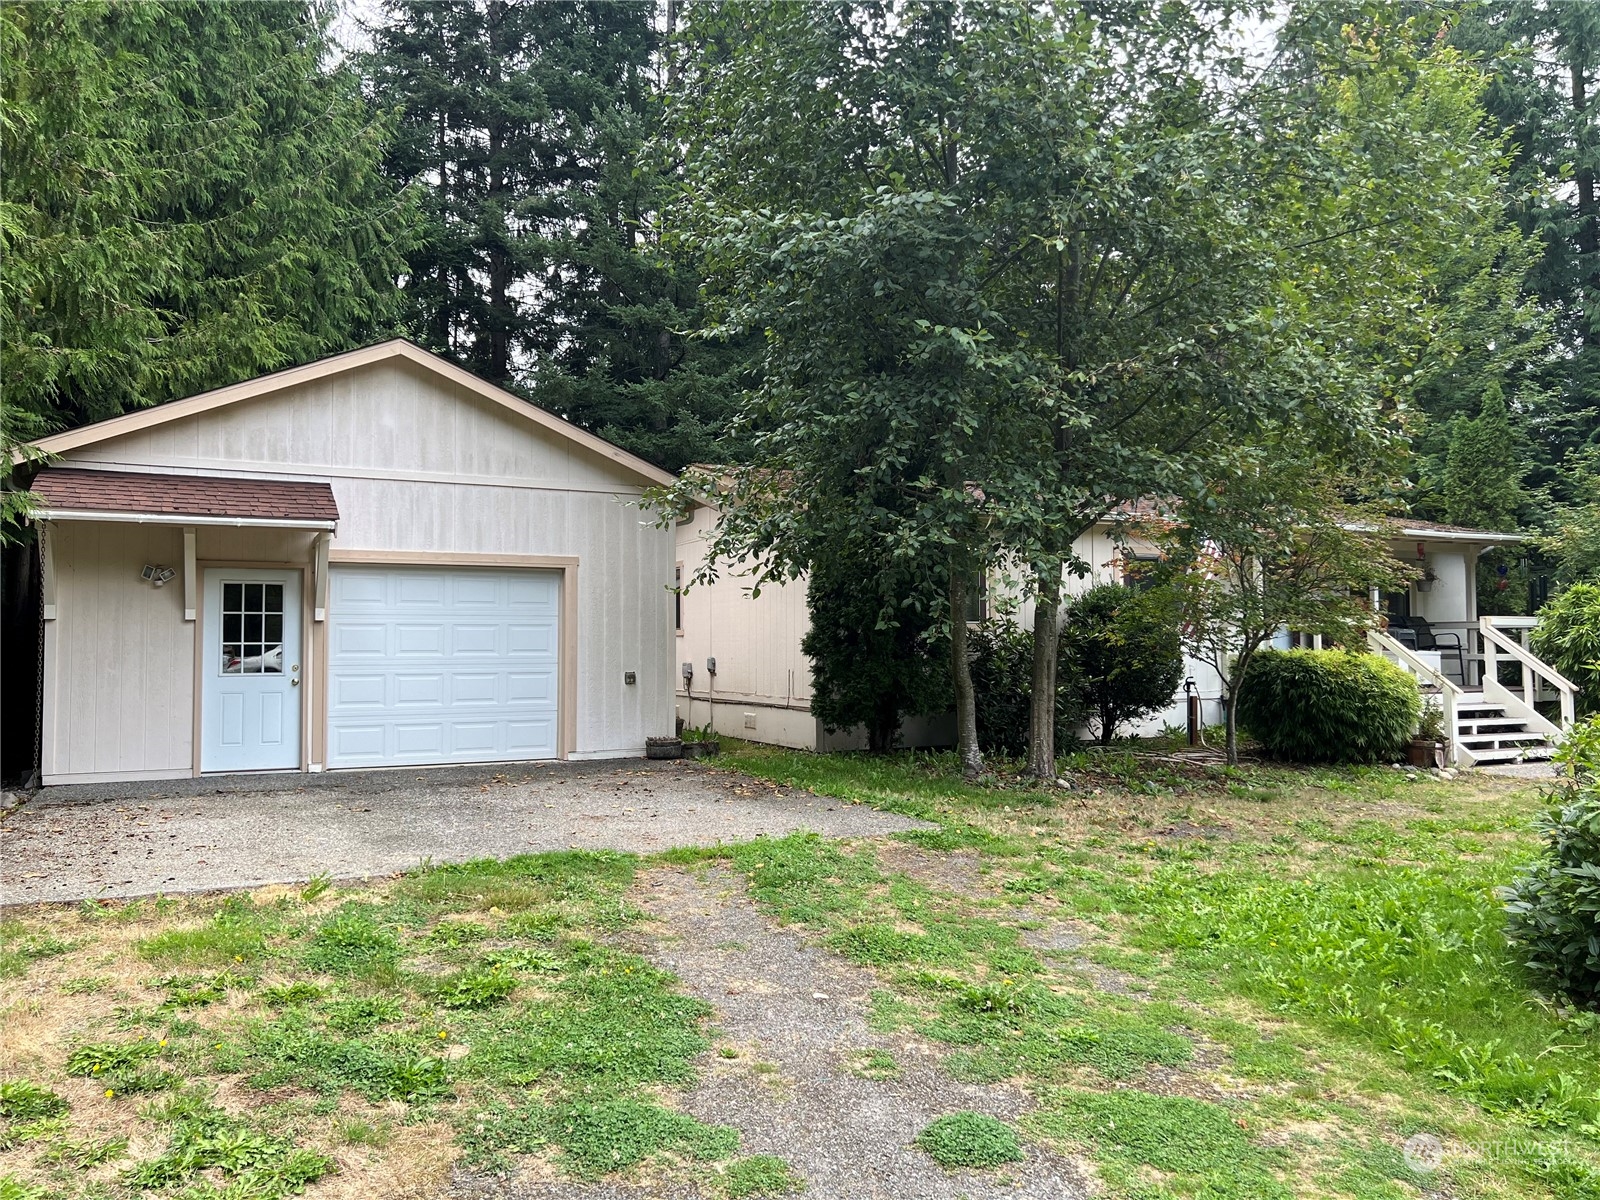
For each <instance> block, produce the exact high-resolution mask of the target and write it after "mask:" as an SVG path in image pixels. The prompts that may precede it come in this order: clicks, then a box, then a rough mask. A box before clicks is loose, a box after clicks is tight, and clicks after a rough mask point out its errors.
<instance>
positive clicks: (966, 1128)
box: [916, 1112, 1022, 1168]
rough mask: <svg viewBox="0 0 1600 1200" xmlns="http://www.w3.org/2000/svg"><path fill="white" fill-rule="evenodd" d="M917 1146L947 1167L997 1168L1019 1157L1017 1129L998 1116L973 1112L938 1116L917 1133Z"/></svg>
mask: <svg viewBox="0 0 1600 1200" xmlns="http://www.w3.org/2000/svg"><path fill="white" fill-rule="evenodd" d="M916 1145H917V1146H919V1147H921V1148H922V1149H923V1150H926V1151H927V1152H928V1157H930V1158H932V1159H933V1161H934V1162H936V1163H938V1164H939V1165H940V1166H941V1167H947V1168H948V1167H997V1166H999V1165H1000V1164H1001V1163H1008V1162H1018V1161H1020V1160H1021V1158H1022V1146H1021V1144H1020V1143H1019V1142H1018V1141H1017V1133H1016V1130H1014V1129H1012V1128H1011V1126H1009V1125H1007V1124H1006V1123H1005V1122H1004V1121H1002V1120H1000V1119H999V1118H997V1117H989V1116H985V1115H984V1114H983V1113H975V1112H958V1113H950V1114H949V1115H948V1116H943V1117H940V1118H939V1119H938V1120H936V1121H934V1122H933V1123H932V1124H931V1125H929V1126H928V1127H927V1128H926V1129H924V1130H923V1131H922V1132H921V1133H919V1134H917V1140H916Z"/></svg>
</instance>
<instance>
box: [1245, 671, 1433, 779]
mask: <svg viewBox="0 0 1600 1200" xmlns="http://www.w3.org/2000/svg"><path fill="white" fill-rule="evenodd" d="M1421 714H1422V696H1421V694H1420V693H1419V692H1418V691H1417V683H1416V680H1415V679H1413V678H1412V677H1411V676H1410V675H1408V674H1407V673H1406V672H1405V671H1403V670H1401V669H1400V668H1399V667H1397V666H1395V665H1394V664H1393V663H1390V662H1389V661H1387V660H1386V659H1383V658H1380V657H1378V656H1377V655H1376V654H1351V653H1349V652H1347V651H1344V650H1263V651H1261V653H1259V654H1257V655H1256V656H1255V658H1253V659H1252V660H1251V662H1250V665H1249V666H1248V667H1247V668H1246V669H1245V673H1244V678H1243V679H1242V680H1241V681H1240V684H1239V726H1240V728H1242V729H1243V730H1244V731H1245V732H1246V733H1248V734H1249V735H1250V736H1251V737H1253V738H1254V739H1255V740H1256V741H1258V742H1260V743H1261V745H1262V747H1263V748H1264V749H1265V750H1266V752H1267V753H1268V754H1269V755H1271V756H1272V757H1273V758H1281V759H1287V760H1289V761H1291V762H1306V763H1375V762H1393V761H1395V760H1396V759H1398V758H1400V757H1402V756H1403V755H1404V753H1405V748H1406V743H1407V742H1409V741H1410V740H1411V737H1412V735H1413V733H1415V731H1416V728H1417V719H1418V717H1420V716H1421Z"/></svg>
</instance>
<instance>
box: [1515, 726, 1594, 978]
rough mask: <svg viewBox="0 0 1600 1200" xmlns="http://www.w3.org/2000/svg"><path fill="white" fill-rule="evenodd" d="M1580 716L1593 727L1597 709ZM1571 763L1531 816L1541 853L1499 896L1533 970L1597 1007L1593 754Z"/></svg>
mask: <svg viewBox="0 0 1600 1200" xmlns="http://www.w3.org/2000/svg"><path fill="white" fill-rule="evenodd" d="M1588 724H1589V727H1590V729H1592V730H1594V731H1596V732H1600V716H1597V717H1592V718H1590V720H1589V722H1588ZM1591 736H1593V735H1591ZM1575 766H1576V778H1575V780H1574V781H1573V782H1572V784H1571V785H1570V786H1568V787H1567V788H1565V789H1563V792H1562V793H1561V794H1560V795H1559V799H1558V803H1557V805H1556V807H1555V808H1553V809H1552V810H1551V811H1550V812H1548V813H1544V814H1542V815H1541V816H1540V817H1539V818H1538V821H1537V822H1536V825H1535V828H1536V829H1537V831H1538V832H1539V834H1540V835H1541V836H1542V837H1543V838H1544V843H1545V845H1544V853H1543V854H1542V855H1541V856H1540V858H1539V859H1538V861H1536V862H1534V863H1532V864H1531V865H1529V866H1528V867H1527V868H1526V869H1525V870H1524V871H1523V872H1522V873H1521V874H1520V875H1518V876H1517V878H1516V880H1515V881H1513V882H1512V884H1511V885H1510V886H1509V887H1506V888H1503V889H1501V891H1500V896H1501V898H1502V899H1503V900H1504V901H1505V906H1506V912H1507V913H1508V914H1509V915H1510V919H1509V928H1508V935H1509V937H1510V938H1511V941H1512V943H1513V945H1514V946H1515V947H1516V949H1517V951H1518V953H1519V954H1521V955H1522V956H1524V959H1525V961H1526V963H1527V967H1528V969H1529V970H1530V971H1531V972H1533V974H1534V976H1535V977H1536V978H1538V979H1539V980H1540V982H1541V983H1543V984H1544V985H1545V986H1547V987H1549V988H1550V989H1551V990H1553V991H1555V992H1557V993H1559V994H1561V995H1564V996H1566V997H1567V998H1568V999H1570V1000H1571V1001H1572V1002H1573V1003H1574V1004H1577V1005H1580V1006H1583V1007H1586V1008H1591V1009H1600V756H1596V758H1595V759H1594V760H1591V761H1589V762H1587V763H1581V764H1575Z"/></svg>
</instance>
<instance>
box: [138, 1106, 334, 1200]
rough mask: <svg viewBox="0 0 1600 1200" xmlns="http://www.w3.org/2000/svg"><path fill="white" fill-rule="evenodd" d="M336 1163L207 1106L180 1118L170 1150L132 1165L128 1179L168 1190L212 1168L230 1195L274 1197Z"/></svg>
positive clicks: (291, 1192)
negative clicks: (217, 1173)
mask: <svg viewBox="0 0 1600 1200" xmlns="http://www.w3.org/2000/svg"><path fill="white" fill-rule="evenodd" d="M332 1167H333V1160H332V1159H331V1158H329V1157H328V1156H327V1155H324V1154H319V1153H317V1152H316V1151H313V1150H306V1149H299V1148H296V1147H295V1145H294V1142H293V1139H292V1138H290V1137H288V1136H286V1135H284V1134H280V1133H269V1132H265V1131H263V1130H261V1129H259V1128H257V1127H256V1126H255V1125H253V1124H251V1123H250V1122H248V1121H246V1120H241V1119H239V1118H236V1117H231V1116H229V1115H228V1114H227V1113H224V1112H222V1111H221V1110H220V1109H216V1108H212V1107H210V1106H209V1105H203V1106H196V1107H195V1108H194V1109H192V1110H191V1111H188V1112H186V1113H184V1114H183V1115H182V1116H180V1117H178V1118H177V1119H176V1120H175V1121H174V1122H173V1124H172V1134H171V1139H170V1141H169V1143H168V1145H167V1148H166V1149H165V1150H164V1151H163V1152H162V1153H161V1154H159V1155H157V1156H156V1157H154V1158H149V1159H145V1160H144V1161H143V1162H140V1163H139V1164H138V1165H136V1166H135V1167H133V1168H132V1169H131V1170H130V1171H129V1172H128V1174H127V1180H128V1182H129V1183H131V1184H132V1185H133V1186H134V1187H137V1188H170V1187H175V1186H177V1185H180V1184H183V1183H187V1182H189V1181H191V1180H193V1179H194V1178H195V1176H196V1175H197V1174H199V1173H200V1172H202V1171H213V1170H214V1171H217V1172H219V1173H220V1174H221V1175H222V1177H223V1178H224V1179H226V1180H227V1181H228V1183H229V1185H230V1186H229V1194H232V1195H239V1196H248V1197H251V1198H252V1200H276V1198H278V1197H284V1196H290V1195H295V1194H298V1193H299V1192H301V1191H303V1190H304V1189H305V1187H306V1185H307V1184H310V1183H313V1182H315V1181H316V1180H318V1179H320V1178H322V1176H323V1175H325V1174H327V1172H328V1171H329V1170H330V1169H331V1168H332Z"/></svg>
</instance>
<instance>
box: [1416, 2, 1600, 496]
mask: <svg viewBox="0 0 1600 1200" xmlns="http://www.w3.org/2000/svg"><path fill="white" fill-rule="evenodd" d="M1444 11H1445V12H1446V13H1447V14H1448V16H1449V18H1450V20H1451V23H1452V26H1451V31H1450V40H1451V42H1452V43H1453V44H1454V45H1456V46H1459V47H1461V48H1462V49H1464V50H1467V51H1470V52H1472V53H1474V54H1477V55H1480V56H1482V58H1483V59H1484V61H1485V64H1486V65H1487V66H1488V67H1489V68H1490V70H1491V75H1490V80H1489V86H1488V88H1487V90H1486V92H1485V95H1484V108H1485V110H1486V112H1487V114H1488V116H1489V118H1490V119H1491V120H1492V121H1493V122H1494V124H1495V125H1496V126H1497V127H1498V129H1499V130H1501V131H1503V132H1504V133H1505V134H1506V135H1507V136H1508V138H1509V140H1510V143H1511V146H1512V150H1513V158H1512V164H1511V175H1510V180H1509V187H1508V188H1507V195H1508V197H1509V207H1508V212H1509V216H1510V218H1511V220H1512V221H1513V223H1514V224H1515V226H1516V227H1517V228H1518V229H1519V230H1521V231H1522V232H1523V233H1524V234H1525V235H1527V236H1528V237H1530V238H1531V239H1533V240H1534V241H1535V244H1536V246H1537V248H1538V254H1537V257H1536V259H1535V260H1534V262H1533V263H1532V264H1531V267H1530V269H1529V270H1528V271H1527V272H1526V274H1525V275H1524V276H1523V283H1524V288H1525V294H1526V295H1528V296H1529V297H1531V298H1532V299H1534V300H1535V301H1537V302H1538V303H1539V304H1540V305H1541V306H1542V307H1544V308H1545V309H1546V310H1547V311H1548V312H1550V313H1551V314H1552V315H1553V316H1554V318H1555V331H1556V345H1555V349H1556V353H1554V354H1552V355H1548V356H1545V357H1544V358H1543V359H1542V361H1541V362H1540V364H1539V370H1538V379H1537V383H1538V385H1539V386H1537V387H1536V388H1531V389H1526V390H1520V392H1519V395H1518V396H1517V397H1513V395H1512V392H1511V391H1510V390H1509V389H1508V391H1507V395H1508V398H1513V399H1517V400H1519V401H1520V402H1519V403H1516V404H1515V405H1514V410H1513V413H1512V417H1513V420H1514V421H1515V422H1517V423H1520V424H1521V425H1522V427H1523V428H1524V429H1525V430H1526V433H1527V435H1528V437H1529V440H1530V443H1531V448H1532V451H1533V454H1532V463H1531V473H1530V475H1529V479H1528V482H1529V484H1530V485H1531V486H1534V487H1539V488H1547V489H1549V491H1550V493H1551V495H1552V497H1553V498H1554V499H1555V500H1557V501H1558V502H1560V501H1572V500H1580V499H1582V498H1581V497H1578V496H1575V495H1573V494H1572V489H1573V484H1574V483H1575V482H1576V476H1575V475H1574V474H1573V473H1571V472H1568V471H1566V470H1565V469H1564V467H1563V464H1564V462H1565V461H1566V460H1567V458H1568V456H1569V455H1572V454H1574V453H1576V452H1580V451H1582V450H1583V449H1584V448H1586V447H1589V448H1592V447H1596V446H1600V6H1597V5H1594V4H1586V3H1570V2H1568V0H1515V2H1513V3H1500V2H1494V3H1489V2H1485V0H1455V2H1454V3H1452V4H1450V5H1448V6H1447V7H1446V8H1445V10H1444ZM1490 344H1491V345H1492V344H1493V343H1490ZM1472 395H1473V393H1472V391H1471V390H1470V389H1469V390H1468V391H1467V392H1466V397H1467V398H1468V402H1469V403H1470V398H1471V397H1472ZM1460 398H1461V397H1459V395H1458V397H1457V403H1459V400H1460ZM1443 415H1444V416H1445V417H1447V418H1448V417H1449V416H1451V415H1454V414H1453V413H1450V412H1446V413H1444V414H1443Z"/></svg>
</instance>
